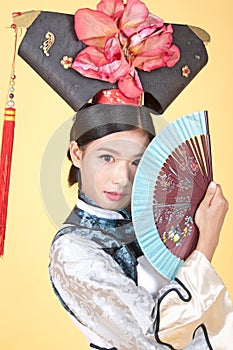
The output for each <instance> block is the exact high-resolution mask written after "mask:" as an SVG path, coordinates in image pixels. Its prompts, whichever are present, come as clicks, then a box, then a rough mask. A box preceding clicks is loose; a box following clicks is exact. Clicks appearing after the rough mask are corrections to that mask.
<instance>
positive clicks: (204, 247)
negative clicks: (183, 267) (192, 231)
mask: <svg viewBox="0 0 233 350" xmlns="http://www.w3.org/2000/svg"><path fill="white" fill-rule="evenodd" d="M227 210H228V202H227V200H226V199H225V197H224V196H223V193H222V189H221V186H220V185H217V184H216V183H215V182H213V181H212V182H211V183H210V184H209V187H208V188H207V190H206V194H205V197H204V199H203V200H202V202H201V203H200V205H199V207H198V209H197V211H196V214H195V223H196V225H197V227H198V228H199V231H200V235H199V239H198V242H197V247H196V249H197V250H199V251H201V252H202V253H203V254H204V255H205V256H206V257H207V259H208V260H209V261H211V259H212V257H213V255H214V252H215V250H216V248H217V245H218V242H219V236H220V231H221V228H222V225H223V222H224V218H225V216H226V213H227Z"/></svg>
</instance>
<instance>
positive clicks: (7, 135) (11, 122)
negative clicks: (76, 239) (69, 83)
mask: <svg viewBox="0 0 233 350" xmlns="http://www.w3.org/2000/svg"><path fill="white" fill-rule="evenodd" d="M11 28H12V29H14V31H15V43H14V56H13V62H12V69H11V77H10V83H9V93H8V96H7V102H6V108H5V114H4V123H3V131H2V149H1V159H0V256H3V254H4V241H5V232H6V218H7V205H8V193H9V186H10V172H11V160H12V149H13V141H14V127H15V108H13V106H14V104H15V103H14V101H13V98H14V93H13V92H14V85H15V78H16V76H15V55H16V45H17V34H18V30H17V27H16V26H15V25H14V24H12V26H11Z"/></svg>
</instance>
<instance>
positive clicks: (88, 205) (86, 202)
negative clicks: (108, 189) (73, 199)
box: [77, 190, 131, 220]
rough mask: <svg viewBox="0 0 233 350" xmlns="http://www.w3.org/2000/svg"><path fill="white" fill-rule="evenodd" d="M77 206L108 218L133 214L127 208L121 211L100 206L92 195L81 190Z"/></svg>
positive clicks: (127, 216) (124, 217)
mask: <svg viewBox="0 0 233 350" xmlns="http://www.w3.org/2000/svg"><path fill="white" fill-rule="evenodd" d="M77 207H78V208H80V209H82V210H84V211H86V212H88V213H89V214H92V215H95V216H98V217H102V218H106V219H129V220H131V215H130V213H129V212H128V211H127V210H126V209H122V210H120V211H116V210H108V209H103V208H100V207H99V206H98V205H97V204H96V203H95V202H94V201H93V200H92V199H91V198H90V197H88V196H87V195H86V194H85V193H84V192H82V191H81V190H79V191H78V199H77Z"/></svg>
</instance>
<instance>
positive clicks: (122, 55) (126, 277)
mask: <svg viewBox="0 0 233 350" xmlns="http://www.w3.org/2000/svg"><path fill="white" fill-rule="evenodd" d="M27 15H28V14H26V15H25V16H27ZM18 16H19V17H20V18H19V22H20V25H21V26H22V21H21V20H20V19H22V17H21V16H24V15H22V14H19V15H18ZM15 21H17V16H16V18H15ZM28 23H29V24H28ZM27 25H29V28H28V31H27V34H26V36H25V37H24V39H23V40H22V42H21V45H20V49H19V54H20V55H21V56H22V57H23V58H24V59H25V60H26V61H27V62H28V63H29V64H30V65H31V66H32V67H33V68H34V69H35V70H36V71H37V72H38V73H39V74H40V75H41V76H42V77H43V78H44V79H45V80H46V81H47V82H48V84H49V85H51V86H52V87H53V88H54V89H55V90H56V91H57V92H58V93H59V94H60V95H61V96H62V97H63V98H64V100H65V101H67V102H68V103H69V105H70V106H71V107H72V108H73V109H74V110H75V111H78V113H77V115H76V119H75V122H74V125H73V127H72V130H71V138H70V141H71V143H70V152H69V157H70V159H71V160H72V163H73V165H72V168H71V171H70V176H69V181H70V184H74V183H76V182H78V188H79V193H78V199H77V203H76V205H75V207H74V209H73V211H72V212H71V214H70V216H69V217H68V218H67V220H66V221H65V223H64V225H63V226H62V228H61V229H60V231H59V232H58V233H57V235H56V237H55V238H54V241H53V243H52V247H51V253H50V266H49V272H50V277H51V282H52V285H53V288H54V291H55V293H56V294H57V296H58V298H59V299H60V301H61V303H62V304H63V306H64V307H65V308H66V310H67V311H68V312H69V314H70V316H71V318H72V319H73V321H74V322H75V324H76V325H77V326H78V327H79V329H80V330H81V331H82V332H83V333H84V334H85V335H86V337H87V339H88V340H89V342H90V346H91V347H92V348H95V349H112V350H113V349H115V350H116V349H117V350H145V349H146V350H155V349H190V350H191V349H195V350H199V349H202V350H205V349H215V350H221V349H230V348H231V347H232V344H233V332H232V329H233V306H232V302H231V300H230V298H229V296H228V293H227V290H226V287H225V286H224V284H223V283H222V281H221V280H220V278H219V277H218V276H217V274H216V272H215V271H214V269H213V267H212V266H211V264H210V261H211V259H212V256H213V254H214V251H215V249H216V246H217V244H218V239H219V234H220V230H221V227H222V224H223V220H224V217H225V214H226V211H227V202H226V200H225V198H224V196H223V194H222V191H221V187H220V186H219V185H217V184H215V183H214V182H211V183H210V185H209V187H208V189H207V192H206V195H205V197H204V199H203V201H202V203H201V204H200V206H199V208H198V210H197V212H196V218H195V221H196V224H197V226H198V227H199V230H200V237H199V240H198V244H197V247H196V250H195V251H194V252H193V253H192V254H191V255H190V257H189V258H188V259H187V260H186V261H185V262H184V264H183V265H182V267H180V269H179V271H178V273H177V275H176V278H175V280H173V281H168V280H166V279H165V278H163V277H162V276H161V275H160V274H159V273H158V272H156V271H155V270H154V269H153V268H152V267H151V265H150V263H149V262H148V261H147V259H146V258H145V256H144V255H143V253H142V251H141V250H140V248H139V245H138V242H137V240H136V236H135V233H134V229H133V225H132V221H131V213H130V202H131V189H132V184H133V180H134V176H135V172H136V169H137V165H138V163H139V161H140V158H141V157H142V154H143V152H144V151H145V149H146V147H147V146H148V144H149V142H150V140H151V139H152V138H153V137H154V134H155V132H154V128H153V123H152V120H151V113H153V114H161V113H163V111H164V110H165V109H166V108H167V107H168V106H169V104H170V103H171V102H172V101H173V100H174V99H175V98H176V96H177V95H178V94H179V93H180V92H181V91H182V90H183V89H184V87H185V86H186V85H187V84H188V83H189V82H190V81H191V80H192V79H193V78H194V76H195V75H196V74H197V73H198V72H199V71H200V69H201V68H202V67H203V66H204V65H205V64H206V62H207V53H206V49H205V46H204V44H203V41H206V40H207V41H208V37H209V36H208V35H206V33H204V36H203V31H201V30H196V29H197V28H194V27H191V28H190V27H189V26H185V25H165V24H164V22H163V20H161V19H160V18H158V17H157V16H154V15H152V14H150V13H149V11H148V9H147V7H146V6H145V5H144V4H143V3H142V2H141V1H139V0H128V1H127V3H125V2H124V1H122V0H101V1H100V3H99V4H98V5H97V11H94V10H90V9H82V10H78V11H77V12H76V14H75V18H74V17H73V16H71V15H66V14H58V13H51V12H43V11H42V12H39V13H38V12H36V13H35V14H30V16H29V19H28V21H27ZM76 34H77V35H76ZM202 36H203V38H202ZM71 67H72V69H70V68H71ZM76 71H78V73H77V72H76ZM90 78H91V79H90ZM116 88H117V89H118V90H115V89H116ZM143 91H145V92H146V94H145V97H146V99H145V101H144V102H145V103H144V104H145V105H146V106H147V107H146V106H141V105H140V104H139V103H137V106H136V105H135V98H137V97H140V96H141V94H142V92H143ZM95 96H96V97H95ZM123 96H124V98H123V99H122V97H123ZM93 97H94V102H93V104H88V105H85V104H86V103H87V101H89V99H90V98H93ZM130 100H131V101H130ZM121 103H123V105H121ZM131 103H133V104H134V105H132V104H131ZM149 107H150V108H151V107H153V110H150V108H149Z"/></svg>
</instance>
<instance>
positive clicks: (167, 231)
mask: <svg viewBox="0 0 233 350" xmlns="http://www.w3.org/2000/svg"><path fill="white" fill-rule="evenodd" d="M202 138H203V135H201V136H200V138H198V137H196V139H195V140H194V141H193V140H192V141H191V140H186V141H185V142H183V143H182V144H181V145H179V146H178V147H177V148H176V149H175V150H174V151H173V152H172V153H171V154H170V155H169V157H168V158H167V159H166V161H165V163H164V164H163V166H162V168H161V171H160V173H159V175H158V177H157V181H156V184H155V189H154V198H153V213H154V220H155V225H156V226H157V229H158V232H159V234H160V237H161V240H162V242H163V243H164V244H165V246H166V247H167V248H168V249H169V250H170V251H171V252H172V253H173V254H174V255H175V256H177V257H178V258H180V259H184V260H185V259H186V258H187V257H188V255H189V254H190V253H191V252H192V251H193V250H194V249H195V247H196V243H197V240H198V235H199V232H198V228H197V226H196V225H195V223H194V219H193V218H194V216H195V211H196V208H197V205H198V204H199V203H200V201H201V200H202V198H203V186H204V187H207V186H208V182H209V177H208V176H207V167H206V164H205V159H204V150H202V147H204V148H205V147H206V145H205V143H203V140H202ZM194 145H195V149H196V151H197V150H198V152H197V153H196V154H195V152H194ZM200 145H201V146H200ZM197 154H198V157H197ZM204 173H205V175H206V176H203V175H204ZM203 182H204V183H203ZM197 184H199V187H198V186H196V185H197ZM198 188H199V190H198ZM187 247H188V249H187Z"/></svg>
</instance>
